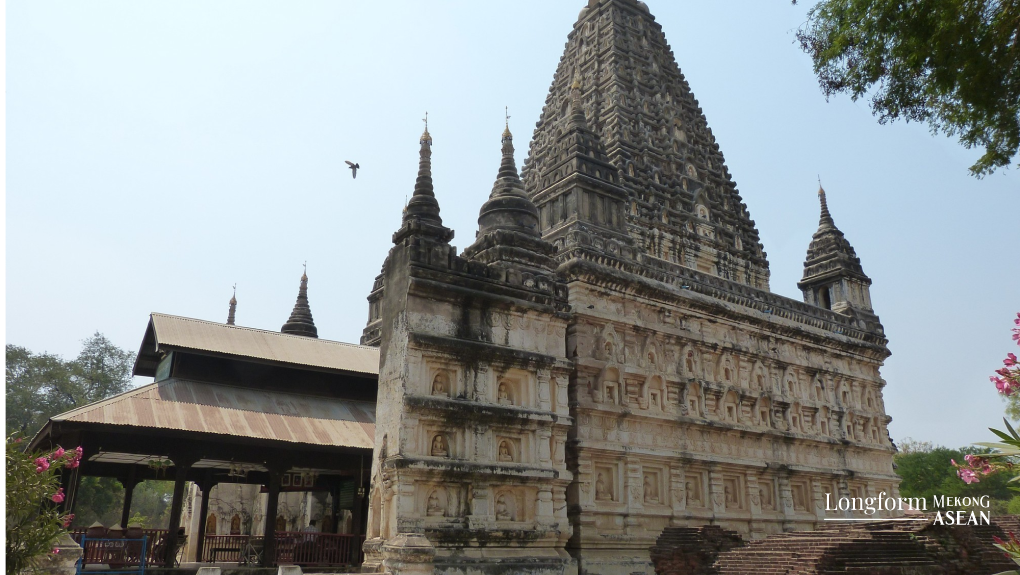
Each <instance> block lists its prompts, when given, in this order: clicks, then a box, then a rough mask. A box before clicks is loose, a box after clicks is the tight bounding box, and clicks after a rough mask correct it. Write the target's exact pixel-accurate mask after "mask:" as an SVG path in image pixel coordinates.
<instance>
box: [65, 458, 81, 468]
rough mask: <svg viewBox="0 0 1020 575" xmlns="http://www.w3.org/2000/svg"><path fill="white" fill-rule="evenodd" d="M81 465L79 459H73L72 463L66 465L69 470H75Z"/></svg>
mask: <svg viewBox="0 0 1020 575" xmlns="http://www.w3.org/2000/svg"><path fill="white" fill-rule="evenodd" d="M79 463H80V460H78V459H72V460H71V462H70V463H68V464H67V465H66V467H67V468H68V469H74V468H75V467H78V464H79Z"/></svg>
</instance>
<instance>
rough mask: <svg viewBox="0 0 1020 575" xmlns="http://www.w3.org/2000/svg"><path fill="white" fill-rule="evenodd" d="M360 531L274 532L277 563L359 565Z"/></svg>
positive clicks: (362, 539) (310, 565)
mask: <svg viewBox="0 0 1020 575" xmlns="http://www.w3.org/2000/svg"><path fill="white" fill-rule="evenodd" d="M364 540H365V537H364V536H363V535H337V534H333V533H307V532H304V531H277V532H276V563H278V564H291V563H292V564H294V565H301V566H302V567H312V566H316V567H317V566H326V565H360V564H361V562H362V558H361V544H362V543H363V542H364Z"/></svg>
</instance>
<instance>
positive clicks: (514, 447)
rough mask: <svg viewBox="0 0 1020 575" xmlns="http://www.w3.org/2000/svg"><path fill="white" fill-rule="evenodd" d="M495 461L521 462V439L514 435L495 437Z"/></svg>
mask: <svg viewBox="0 0 1020 575" xmlns="http://www.w3.org/2000/svg"><path fill="white" fill-rule="evenodd" d="M496 461H499V462H500V463H521V462H522V458H521V440H520V439H517V438H514V437H496Z"/></svg>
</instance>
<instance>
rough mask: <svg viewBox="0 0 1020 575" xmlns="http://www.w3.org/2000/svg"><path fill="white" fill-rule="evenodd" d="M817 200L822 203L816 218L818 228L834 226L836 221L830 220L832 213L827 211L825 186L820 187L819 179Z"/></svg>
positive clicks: (819, 181)
mask: <svg viewBox="0 0 1020 575" xmlns="http://www.w3.org/2000/svg"><path fill="white" fill-rule="evenodd" d="M818 201H819V202H820V203H821V205H822V215H821V218H820V219H819V220H818V229H819V230H822V229H827V228H835V227H836V223H835V222H833V221H832V215H831V214H830V213H829V204H828V203H826V201H825V188H823V187H822V181H821V179H819V180H818Z"/></svg>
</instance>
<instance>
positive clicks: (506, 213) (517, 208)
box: [463, 121, 556, 271]
mask: <svg viewBox="0 0 1020 575" xmlns="http://www.w3.org/2000/svg"><path fill="white" fill-rule="evenodd" d="M501 142H502V144H503V145H502V152H503V153H502V158H501V159H500V162H499V173H498V174H497V175H496V181H495V183H493V184H492V193H490V194H489V199H488V200H487V201H486V202H485V203H484V204H482V208H481V210H479V212H478V234H477V236H476V238H475V241H474V243H472V244H471V245H470V246H468V247H467V249H465V250H464V254H463V255H464V257H466V258H468V259H473V260H476V261H480V262H483V263H485V264H487V265H494V264H500V265H517V266H524V267H525V268H530V269H533V270H544V271H549V270H552V269H555V267H556V264H555V261H554V260H553V259H552V258H551V257H550V256H552V254H553V253H555V251H556V248H554V247H553V245H552V244H550V243H549V242H546V241H545V240H543V239H542V234H541V231H540V230H539V229H538V208H536V207H535V204H534V203H532V201H531V199H530V198H528V194H527V192H525V191H524V183H523V182H521V178H520V176H519V175H518V174H517V165H516V164H515V163H514V137H513V134H511V133H510V126H509V121H508V122H507V126H506V127H505V128H504V130H503V136H502V138H501Z"/></svg>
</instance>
